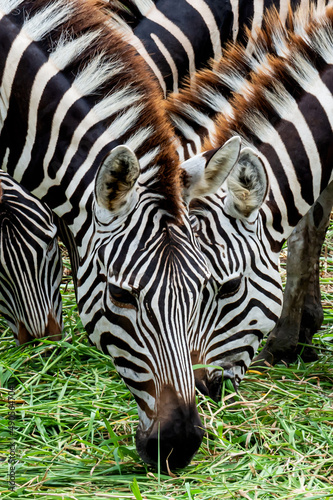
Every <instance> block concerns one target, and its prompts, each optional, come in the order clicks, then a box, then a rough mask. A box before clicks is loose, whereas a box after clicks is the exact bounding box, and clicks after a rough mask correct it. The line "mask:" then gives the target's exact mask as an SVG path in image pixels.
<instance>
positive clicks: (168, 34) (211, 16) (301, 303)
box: [108, 0, 331, 365]
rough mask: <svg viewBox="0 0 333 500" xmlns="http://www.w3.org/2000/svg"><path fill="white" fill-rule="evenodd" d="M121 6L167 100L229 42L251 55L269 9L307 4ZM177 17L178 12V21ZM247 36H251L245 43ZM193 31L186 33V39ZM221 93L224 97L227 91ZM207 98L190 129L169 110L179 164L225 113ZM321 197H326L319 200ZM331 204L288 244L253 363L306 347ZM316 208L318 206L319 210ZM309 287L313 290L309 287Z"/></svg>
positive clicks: (283, 13)
mask: <svg viewBox="0 0 333 500" xmlns="http://www.w3.org/2000/svg"><path fill="white" fill-rule="evenodd" d="M108 3H109V8H110V11H109V13H110V12H111V15H112V14H113V15H114V12H113V11H112V9H114V7H115V4H114V2H112V1H109V2H108ZM316 3H317V5H318V7H320V6H324V5H325V4H326V3H327V0H319V1H317V2H316ZM122 4H123V5H122V7H120V9H121V8H122V9H123V11H121V13H120V15H121V18H123V19H124V20H125V21H126V22H125V23H124V22H122V21H121V19H120V20H119V16H114V17H115V22H116V23H118V24H119V25H120V28H121V29H122V30H123V31H124V33H125V36H126V38H127V40H128V41H129V43H131V44H132V45H133V46H134V47H135V48H136V49H137V51H138V52H139V54H140V55H141V56H143V58H144V60H145V61H146V63H147V65H148V66H149V67H150V69H151V70H152V72H153V74H154V75H155V76H156V79H157V81H158V82H159V84H160V86H161V89H162V91H163V93H164V95H165V96H167V94H168V93H170V92H171V91H173V92H177V91H178V88H179V86H180V85H181V82H182V80H183V79H184V77H186V76H187V78H188V79H189V80H190V81H192V80H193V81H194V80H195V73H194V68H200V67H202V66H203V65H204V64H205V63H206V61H207V59H208V58H209V57H212V58H213V59H215V60H218V59H219V57H220V54H221V52H222V50H223V47H225V45H226V42H227V41H229V40H230V39H232V40H233V41H234V42H236V41H237V42H239V43H243V44H244V45H245V46H246V48H247V51H248V52H251V50H252V47H253V42H254V40H255V37H256V32H257V30H258V29H259V28H260V27H261V26H264V23H265V15H264V14H265V12H266V11H267V9H268V8H269V7H272V6H275V8H276V9H277V10H278V13H279V17H280V19H281V21H282V22H283V23H286V22H287V15H288V9H289V5H290V7H291V9H292V10H296V9H297V8H298V7H299V6H301V7H302V8H303V9H308V8H309V5H310V2H309V0H302V1H300V0H297V1H292V2H290V4H289V1H288V0H280V1H273V2H272V1H258V0H255V1H253V2H250V1H249V0H247V1H246V2H245V1H242V0H240V1H236V2H211V1H209V2H203V1H201V0H200V1H193V2H190V3H188V2H186V1H182V0H180V1H177V8H172V4H170V2H169V1H168V2H165V3H163V2H161V1H159V2H158V5H157V4H156V2H153V1H148V0H145V1H144V2H142V1H141V0H127V1H126V0H124V1H123V2H122ZM117 5H118V6H119V4H117ZM124 7H126V10H124ZM179 12H182V13H183V15H181V16H179ZM129 13H130V14H129ZM249 32H250V33H251V37H250V39H249V40H250V41H249V43H247V40H248V38H247V36H248V33H249ZM191 33H192V36H190V35H191ZM226 92H227V95H229V90H226ZM208 100H209V101H210V102H212V103H215V106H214V107H211V108H210V109H209V117H207V116H206V114H205V109H200V110H199V112H198V113H197V114H196V115H193V116H192V117H191V121H192V122H194V123H196V127H192V126H191V122H190V121H189V120H186V123H184V121H182V117H181V116H178V115H177V110H175V109H174V108H173V111H172V116H171V118H172V119H173V124H174V126H175V130H176V133H177V135H178V137H179V139H180V141H181V142H180V144H179V145H178V153H179V155H180V158H181V159H183V160H184V159H186V158H189V157H192V156H193V155H195V154H197V153H199V152H200V151H201V150H202V144H203V140H204V138H205V136H206V134H208V133H209V130H214V123H213V117H214V115H215V114H216V113H218V112H220V108H219V105H222V109H223V105H224V103H225V101H224V100H221V101H220V103H217V102H216V101H214V96H209V97H208ZM209 118H210V119H209ZM325 196H326V197H327V198H328V199H327V200H325V199H324V198H325ZM330 199H331V197H330V195H329V194H327V195H325V193H323V195H322V203H321V204H319V203H318V204H316V206H314V207H313V209H312V210H311V212H310V213H309V214H308V215H307V217H306V219H305V220H303V221H302V222H300V224H299V225H298V227H297V228H296V229H295V232H294V233H293V235H292V236H291V237H290V238H289V240H288V248H289V251H288V262H289V265H288V266H287V277H288V279H287V284H286V288H285V294H284V301H283V310H282V313H281V318H280V319H279V322H278V323H277V325H276V326H275V328H274V332H272V335H271V336H270V340H269V342H268V344H267V346H266V347H265V348H264V349H263V350H262V351H261V354H260V356H259V357H258V358H257V360H256V361H257V362H259V361H260V360H263V359H265V361H268V362H270V363H274V362H277V361H279V360H280V359H281V356H282V357H283V358H284V359H286V357H289V358H290V359H291V358H293V357H294V356H295V354H294V353H295V352H297V343H298V342H303V343H304V342H306V343H308V344H310V343H311V339H312V336H313V335H314V333H315V332H316V331H317V330H318V329H319V327H320V325H321V323H322V321H323V312H322V307H321V301H320V294H319V293H318V292H319V290H320V287H319V275H318V271H316V276H314V273H315V271H314V270H316V269H317V270H318V267H319V260H318V250H316V249H317V248H318V249H319V248H320V247H321V245H322V243H323V241H324V238H325V228H326V227H327V224H328V221H329V217H330V207H329V205H330ZM318 207H321V210H319V209H318ZM314 210H315V213H316V216H315V217H314V213H313V212H314ZM319 213H321V220H320V221H319V220H318V217H319ZM315 221H316V223H314V222H315ZM309 235H311V242H312V244H311V246H310V247H309V245H308V239H309ZM301 256H302V257H301ZM305 256H306V258H307V259H308V261H309V262H310V261H311V267H310V265H309V267H308V272H307V273H306V276H305V274H304V273H302V275H301V274H300V272H299V271H298V263H299V261H300V258H302V259H303V260H304V258H305ZM310 269H311V271H310ZM311 273H312V274H311ZM306 282H307V283H308V284H307V285H306V284H305V283H306ZM296 283H298V286H297V284H296ZM314 286H315V289H313V287H314ZM306 290H307V291H306ZM296 304H297V306H296ZM296 311H297V313H296ZM283 318H286V319H287V321H286V320H284V319H283ZM273 339H274V341H273ZM279 339H280V340H279ZM287 339H288V340H287ZM275 346H276V347H275ZM281 346H282V349H281ZM298 351H299V349H298ZM302 357H303V359H306V360H307V361H311V360H314V359H317V354H316V352H315V350H314V349H312V348H310V347H308V348H306V349H305V350H304V352H303V351H302ZM257 365H258V363H257Z"/></svg>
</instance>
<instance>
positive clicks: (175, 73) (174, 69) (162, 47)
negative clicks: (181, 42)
mask: <svg viewBox="0 0 333 500" xmlns="http://www.w3.org/2000/svg"><path fill="white" fill-rule="evenodd" d="M150 36H151V38H152V40H154V42H155V44H156V46H157V48H158V49H159V51H160V52H161V54H162V55H163V57H164V58H165V60H166V61H167V63H168V65H169V66H170V69H171V73H172V79H173V86H172V87H173V88H172V92H178V69H177V66H176V65H175V62H174V60H173V57H172V55H171V54H170V52H169V51H168V49H167V48H166V46H165V45H164V44H163V43H162V42H161V40H160V39H159V38H158V36H157V35H155V34H154V33H151V35H150Z"/></svg>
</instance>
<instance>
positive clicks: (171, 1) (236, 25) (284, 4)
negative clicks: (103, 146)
mask: <svg viewBox="0 0 333 500" xmlns="http://www.w3.org/2000/svg"><path fill="white" fill-rule="evenodd" d="M105 2H106V3H107V4H109V6H110V11H111V13H114V10H115V5H114V2H113V1H110V0H105ZM325 3H327V1H325V0H318V1H317V4H318V5H324V4H325ZM121 4H123V6H125V7H126V10H125V12H120V16H114V18H115V21H116V24H118V27H120V28H121V29H122V30H123V33H124V34H125V36H126V38H127V40H128V42H129V43H131V44H132V45H133V46H134V47H135V49H136V50H137V51H138V53H139V54H140V55H141V56H142V57H143V58H144V60H145V61H146V63H147V64H148V66H149V67H150V69H151V70H152V72H153V74H154V75H155V76H156V79H157V81H158V82H159V84H160V86H161V88H162V90H163V92H164V95H167V93H169V92H178V90H179V88H180V86H181V84H182V82H184V79H185V78H187V77H188V78H189V79H190V81H192V80H193V81H194V78H195V77H194V74H195V71H197V70H199V69H202V68H204V67H205V66H206V64H207V61H208V60H209V59H210V58H213V59H214V60H219V59H220V57H221V55H222V51H223V48H224V47H225V45H226V43H227V42H229V41H233V42H240V43H244V44H246V43H247V30H249V32H251V35H252V40H254V39H255V37H256V31H257V29H259V28H261V27H262V25H263V22H264V19H265V12H266V11H267V9H269V8H270V7H272V6H273V5H274V6H275V7H276V9H277V11H278V13H279V16H280V18H281V20H282V22H283V23H284V22H285V21H286V19H287V15H288V8H289V4H290V6H291V8H292V10H296V8H297V7H298V6H300V5H302V7H303V8H307V7H308V6H309V4H310V0H290V1H289V0H226V1H220V0H162V1H161V0H159V1H158V2H157V1H155V2H154V1H153V0H124V1H123V2H121ZM117 5H118V3H117V2H116V6H117ZM129 12H130V13H131V14H130V15H129V14H128V13H129ZM119 18H120V19H119ZM121 20H123V21H124V22H121ZM119 21H120V22H119ZM252 43H253V42H251V43H250V45H249V46H248V50H249V51H250V50H251V45H252ZM198 152H199V150H198V151H197V153H198Z"/></svg>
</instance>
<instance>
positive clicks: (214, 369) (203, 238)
mask: <svg viewBox="0 0 333 500" xmlns="http://www.w3.org/2000/svg"><path fill="white" fill-rule="evenodd" d="M266 192H267V181H266V175H265V170H264V166H263V164H262V163H261V160H259V158H258V157H257V156H256V155H255V153H254V152H252V151H251V150H250V149H249V148H244V150H242V152H241V154H240V157H239V160H238V165H237V167H235V168H234V169H233V170H232V172H231V174H230V175H229V177H228V178H227V182H226V184H225V185H224V189H223V190H222V189H221V190H219V191H218V192H217V193H216V194H215V195H213V196H210V197H201V198H199V199H197V200H194V201H192V205H191V213H192V217H193V219H192V223H193V227H194V231H195V233H196V236H197V238H198V240H199V242H200V245H201V248H202V251H203V254H204V255H205V257H206V260H207V262H208V265H209V268H210V271H211V278H210V280H209V282H208V283H207V286H206V288H205V290H204V292H203V300H202V304H201V310H200V313H199V317H200V324H199V325H198V329H197V331H196V332H193V335H192V336H191V337H190V340H189V343H190V350H191V357H192V362H193V364H200V365H202V364H203V365H210V366H207V368H202V367H200V369H198V370H195V378H196V384H197V387H198V388H199V389H200V390H201V391H202V392H204V393H206V394H209V395H210V396H211V397H212V398H213V399H215V400H218V399H219V397H220V392H221V383H222V380H223V378H229V379H231V380H232V382H233V384H234V386H235V387H237V386H238V385H239V383H240V381H241V379H242V378H243V376H244V374H245V372H246V370H247V368H248V366H249V364H250V363H251V360H252V358H253V356H254V354H255V352H256V350H257V348H258V345H259V342H260V341H261V339H262V338H263V336H264V335H266V334H268V333H269V332H270V331H271V330H272V328H273V327H274V325H275V323H276V321H277V320H278V317H279V315H280V312H281V305H282V287H281V279H280V275H279V272H278V256H279V253H276V252H274V251H272V249H271V241H270V240H269V238H268V236H267V234H266V232H265V220H266V219H265V213H264V212H263V211H262V210H259V209H260V207H261V206H262V203H263V200H264V199H265V196H266Z"/></svg>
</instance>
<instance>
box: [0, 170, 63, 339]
mask: <svg viewBox="0 0 333 500" xmlns="http://www.w3.org/2000/svg"><path fill="white" fill-rule="evenodd" d="M61 277H62V265H61V256H60V251H59V247H58V242H57V228H56V226H55V224H54V222H53V217H52V212H51V211H50V210H49V209H48V208H47V207H46V206H45V205H43V204H42V203H41V202H40V201H39V200H37V199H36V198H35V197H34V196H32V195H31V194H30V193H28V191H26V190H25V189H24V188H23V187H22V186H20V185H19V184H17V183H16V182H15V181H14V180H13V179H12V178H11V177H10V176H9V175H8V174H6V173H5V172H3V171H0V310H1V312H2V314H3V315H4V317H5V318H6V319H7V321H8V323H9V325H10V326H11V328H12V330H13V332H14V335H15V338H16V341H17V343H18V344H23V343H25V342H27V341H29V340H31V339H32V338H41V337H45V336H48V337H49V338H52V339H53V340H59V339H60V338H61V332H62V318H61V311H62V308H61V296H60V292H59V286H60V282H61Z"/></svg>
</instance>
